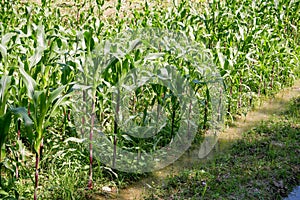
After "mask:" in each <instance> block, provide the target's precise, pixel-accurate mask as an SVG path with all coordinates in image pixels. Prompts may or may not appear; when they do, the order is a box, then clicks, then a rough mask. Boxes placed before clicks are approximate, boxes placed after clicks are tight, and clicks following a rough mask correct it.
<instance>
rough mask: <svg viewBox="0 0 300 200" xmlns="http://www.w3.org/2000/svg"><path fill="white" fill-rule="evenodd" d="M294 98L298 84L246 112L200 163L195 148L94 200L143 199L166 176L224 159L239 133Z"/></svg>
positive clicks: (224, 133)
mask: <svg viewBox="0 0 300 200" xmlns="http://www.w3.org/2000/svg"><path fill="white" fill-rule="evenodd" d="M298 96H300V80H298V81H296V82H295V84H294V85H293V86H292V87H289V88H285V89H283V90H281V91H280V92H279V93H277V94H276V95H275V96H274V97H273V98H270V99H267V100H264V101H263V102H262V103H261V105H260V106H258V108H255V109H253V110H252V111H250V112H249V113H248V114H247V115H246V116H245V117H241V118H240V119H238V120H236V121H235V122H234V125H233V126H232V127H228V128H226V129H225V131H223V132H222V133H220V135H219V140H218V142H217V144H216V146H215V147H214V149H213V150H212V151H211V152H210V153H209V155H208V156H206V157H205V158H204V159H199V147H198V148H195V147H193V148H191V150H189V151H187V152H186V153H185V154H184V155H183V156H182V157H181V158H180V159H178V160H177V161H176V162H175V163H173V164H172V165H170V166H168V167H166V168H165V169H162V170H159V171H157V172H154V173H152V174H151V175H150V176H149V177H147V178H144V179H142V180H140V181H138V182H136V183H134V184H132V185H131V186H129V187H127V188H125V189H122V190H120V191H119V192H118V193H110V194H107V195H106V196H105V198H104V197H101V196H98V197H96V199H107V198H110V199H124V200H125V199H126V200H132V199H143V197H144V195H147V194H149V192H152V191H154V188H155V187H156V186H157V185H162V184H164V180H165V179H166V178H167V177H168V176H176V175H178V174H179V173H180V172H182V171H183V170H186V169H192V168H193V166H195V165H199V163H200V164H201V163H203V164H204V163H206V162H207V161H209V160H210V159H211V158H213V157H214V156H216V155H218V154H219V153H221V152H222V153H224V152H225V153H224V155H226V149H228V148H229V147H230V146H231V144H232V143H234V141H236V140H238V139H241V138H242V135H243V133H245V132H247V131H249V130H251V129H253V128H254V127H256V126H258V125H259V124H260V123H261V122H262V121H267V120H269V119H270V118H272V117H274V116H276V115H279V114H280V113H282V112H284V111H285V110H287V109H288V107H289V105H290V102H291V100H292V99H293V98H296V97H298Z"/></svg>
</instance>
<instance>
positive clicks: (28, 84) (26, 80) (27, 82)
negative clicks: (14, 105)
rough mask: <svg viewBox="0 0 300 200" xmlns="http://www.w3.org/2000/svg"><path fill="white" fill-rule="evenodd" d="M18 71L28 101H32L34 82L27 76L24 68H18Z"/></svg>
mask: <svg viewBox="0 0 300 200" xmlns="http://www.w3.org/2000/svg"><path fill="white" fill-rule="evenodd" d="M19 70H20V73H21V76H22V80H23V81H24V83H25V86H26V88H27V95H28V97H29V98H30V99H33V96H34V90H35V87H36V82H35V80H33V78H32V77H31V76H30V75H29V74H27V72H26V71H25V70H24V68H22V67H20V68H19Z"/></svg>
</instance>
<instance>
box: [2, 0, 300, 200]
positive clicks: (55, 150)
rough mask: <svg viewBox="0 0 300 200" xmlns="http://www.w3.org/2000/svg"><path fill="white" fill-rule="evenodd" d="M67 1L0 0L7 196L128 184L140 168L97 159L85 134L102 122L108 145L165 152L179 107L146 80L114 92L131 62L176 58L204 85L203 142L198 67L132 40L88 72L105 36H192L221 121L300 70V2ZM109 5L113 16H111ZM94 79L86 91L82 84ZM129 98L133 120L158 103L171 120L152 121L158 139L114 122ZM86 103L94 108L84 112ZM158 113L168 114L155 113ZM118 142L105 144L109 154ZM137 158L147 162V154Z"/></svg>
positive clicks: (207, 107)
mask: <svg viewBox="0 0 300 200" xmlns="http://www.w3.org/2000/svg"><path fill="white" fill-rule="evenodd" d="M68 3H69V4H68ZM68 3H65V4H64V3H59V2H55V1H54V2H53V1H48V0H42V2H41V4H36V3H33V2H25V1H19V0H16V1H1V2H0V13H1V14H0V19H1V20H0V35H1V37H0V148H1V149H0V150H1V151H0V198H1V199H28V198H34V199H80V198H81V199H85V198H88V197H90V196H89V195H90V194H91V193H92V192H90V191H93V189H97V188H101V186H103V185H104V184H106V183H109V184H110V185H117V186H121V185H122V184H123V183H126V182H128V181H130V180H131V181H132V180H135V179H136V178H137V177H138V176H142V175H136V174H134V173H125V172H121V171H118V170H115V169H113V168H111V167H109V166H106V165H104V162H103V161H101V159H100V160H99V159H94V156H93V148H95V146H93V145H92V143H91V142H90V143H89V142H88V140H92V139H93V138H94V137H95V132H94V127H95V126H96V125H95V123H96V122H98V124H100V126H101V127H102V130H103V133H104V135H105V137H106V138H107V144H108V145H110V144H111V145H112V146H113V147H114V148H116V147H117V146H118V147H123V148H126V149H127V150H129V151H133V152H137V153H138V155H141V154H142V152H143V151H155V150H156V149H159V148H162V147H164V146H166V145H167V144H168V143H170V142H171V141H172V140H173V138H174V137H175V135H176V132H177V131H178V130H179V129H180V123H179V121H180V118H181V117H182V116H181V114H182V111H180V106H179V99H178V97H176V95H175V94H174V93H173V92H172V91H171V90H170V88H168V87H166V86H164V85H161V84H149V85H144V86H142V87H139V88H134V89H130V90H129V89H128V91H127V92H128V94H130V97H127V98H126V99H119V98H118V94H116V93H114V92H113V91H112V90H111V88H113V87H114V86H116V85H117V83H118V82H119V81H120V80H121V79H122V78H123V77H124V76H126V74H127V73H128V72H129V71H130V70H134V69H137V70H138V67H137V66H138V63H145V62H148V61H149V60H150V61H149V62H151V63H152V64H157V65H162V66H164V65H165V64H166V63H171V64H172V65H173V66H175V67H176V69H177V70H178V73H179V74H180V75H181V76H182V77H186V79H185V80H183V81H187V83H188V84H189V85H190V86H191V88H192V89H193V90H194V91H195V92H196V93H197V95H196V96H197V101H198V104H199V111H198V112H199V113H200V115H199V116H196V117H198V118H197V122H198V125H199V126H198V129H197V130H196V131H195V133H194V134H195V135H196V138H197V137H198V138H201V137H202V136H203V134H204V132H205V130H207V129H208V128H209V127H210V126H211V124H210V123H209V122H210V118H211V114H212V113H213V111H212V106H211V103H210V102H211V99H212V98H213V97H212V94H211V93H210V92H209V86H208V84H209V83H208V82H207V80H206V79H205V78H204V75H203V74H202V73H200V72H198V71H197V70H196V68H195V66H193V65H191V64H190V63H188V62H186V61H185V60H184V59H177V58H176V57H174V56H173V55H172V54H171V53H170V51H167V50H165V49H160V48H158V47H155V48H154V47H153V48H151V49H145V50H143V51H141V49H139V48H133V50H132V51H131V52H130V53H128V54H127V55H126V56H124V57H123V58H117V59H116V58H113V57H112V56H111V57H109V56H108V57H107V58H105V59H104V60H105V62H109V64H108V67H107V68H106V69H104V70H102V71H101V73H98V72H99V71H97V69H94V68H93V69H94V70H95V71H93V70H91V68H90V66H91V64H90V60H89V58H91V57H92V55H93V53H94V52H97V50H98V49H99V48H100V47H101V44H105V43H103V41H110V40H112V39H113V38H115V37H116V36H117V35H120V34H122V33H125V32H128V31H129V30H145V29H151V28H157V29H163V30H172V31H173V32H178V33H180V34H184V35H187V36H189V38H191V40H192V42H194V43H197V44H198V45H199V46H200V47H201V49H202V50H203V52H205V55H208V56H209V57H210V58H211V60H212V61H213V63H212V64H213V65H214V66H215V67H216V70H217V71H218V73H219V74H220V75H221V77H220V78H222V83H223V85H224V88H225V89H224V91H222V92H224V99H225V98H226V104H225V105H224V109H225V110H226V116H225V117H226V120H225V123H230V122H231V121H232V120H234V119H235V118H236V117H237V116H239V115H246V114H247V112H248V111H249V110H250V109H251V108H253V107H254V106H255V105H257V103H258V102H259V101H260V99H262V98H264V97H269V96H272V95H274V94H275V93H276V92H278V91H279V90H280V89H282V88H284V87H287V86H291V85H293V83H294V81H295V80H296V79H298V78H299V58H300V37H299V28H300V20H299V19H300V1H299V0H273V1H262V0H257V1H250V0H244V1H241V0H222V1H217V0H212V1H180V2H177V1H176V0H174V1H173V2H170V3H169V4H170V5H169V4H166V2H163V1H159V2H156V3H152V2H151V1H145V2H141V3H136V2H135V4H139V6H137V7H134V6H132V7H131V6H130V5H129V6H128V5H127V4H129V3H128V2H126V7H127V9H126V7H125V6H124V4H125V3H124V2H123V1H121V0H118V1H117V2H115V3H112V4H111V6H110V7H107V6H105V5H106V3H105V1H102V0H96V1H92V0H84V1H78V0H76V1H75V2H71V3H70V2H68ZM165 4H166V5H165ZM108 9H111V10H113V11H114V12H112V14H110V15H108V14H107V10H108ZM132 42H133V43H134V42H135V41H134V39H133V41H132ZM136 45H137V44H136ZM190 48H193V46H191V47H190ZM193 50H194V51H197V49H193ZM149 53H150V54H151V55H161V53H163V56H162V57H163V59H161V60H159V61H157V59H154V58H157V57H155V56H154V58H153V59H149V57H148V61H147V60H145V56H147V55H149ZM199 54H200V52H199ZM96 59H97V58H96ZM152 60H153V61H152ZM155 60H156V61H155ZM93 62H95V59H94V60H93ZM98 62H99V63H101V62H104V61H103V60H101V61H99V60H98ZM155 62H158V63H155ZM78 75H80V76H78ZM78 77H80V78H78ZM88 82H89V83H90V85H91V87H90V88H86V87H85V85H86V83H88ZM87 89H88V90H87ZM78 93H79V94H80V98H78V99H76V98H75V97H76V95H75V94H78ZM122 102H123V103H124V102H126V105H123V106H127V107H128V109H129V110H131V111H130V112H131V115H129V116H127V117H129V118H130V117H132V116H134V120H135V123H136V124H139V125H145V124H146V125H149V123H148V122H147V116H149V115H151V112H150V111H149V109H150V107H151V108H152V107H153V108H155V109H156V111H157V112H156V113H157V116H154V118H155V117H157V121H159V120H160V119H162V118H163V119H164V120H165V122H164V127H155V123H152V124H150V125H153V127H154V128H153V130H154V129H155V131H156V134H155V137H152V138H147V137H145V138H134V137H132V136H130V135H128V134H126V133H124V132H122V128H121V127H119V125H118V124H117V123H116V121H117V118H118V116H117V115H118V113H116V112H117V111H118V109H115V110H116V112H114V109H113V108H118V106H119V105H120V104H121V103H122ZM124 104H125V103H124ZM158 105H161V107H160V106H158ZM80 110H81V111H82V110H83V111H85V112H88V113H89V115H88V116H83V115H80ZM162 110H163V111H164V112H165V114H164V117H161V116H159V115H158V114H160V113H161V112H162ZM136 113H139V114H136ZM157 121H156V122H157ZM147 123H148V124H147ZM84 125H88V127H89V128H88V129H87V128H86V127H87V126H84ZM200 140H201V139H200ZM87 143H88V145H89V146H88V148H86V144H87ZM114 148H112V149H109V148H106V147H101V151H102V154H103V156H105V154H107V155H108V156H110V157H112V158H113V159H112V162H114V156H116V152H115V150H114ZM105 150H107V151H105ZM139 159H140V164H141V165H143V159H142V156H140V158H139ZM86 189H88V190H86Z"/></svg>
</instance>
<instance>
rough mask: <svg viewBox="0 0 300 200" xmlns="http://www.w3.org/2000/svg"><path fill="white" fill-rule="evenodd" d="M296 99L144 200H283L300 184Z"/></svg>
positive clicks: (299, 120) (299, 109) (298, 103)
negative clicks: (208, 159)
mask: <svg viewBox="0 0 300 200" xmlns="http://www.w3.org/2000/svg"><path fill="white" fill-rule="evenodd" d="M299 117H300V98H299V97H298V98H295V99H294V100H293V101H292V102H291V103H290V106H289V109H288V110H287V111H285V112H282V113H281V114H280V115H278V116H274V117H273V118H272V119H271V120H269V121H266V122H262V123H261V124H260V125H259V126H257V127H255V128H253V129H251V130H250V131H248V132H245V133H244V134H243V137H242V139H240V140H238V141H236V142H234V143H233V145H232V146H231V147H230V148H229V149H228V151H225V152H223V153H222V154H220V155H217V156H216V157H214V158H213V159H212V160H210V161H208V162H207V163H205V164H200V165H198V166H194V168H193V169H192V170H186V171H184V172H182V173H180V174H179V175H175V176H170V177H168V178H167V179H166V180H165V183H164V184H163V185H161V186H158V187H157V188H156V189H155V191H154V192H153V193H151V195H149V196H148V197H147V198H146V199H282V198H283V197H286V196H287V195H288V193H289V192H290V191H291V189H292V188H293V186H295V185H298V184H299V183H300V159H299V155H300V118H299Z"/></svg>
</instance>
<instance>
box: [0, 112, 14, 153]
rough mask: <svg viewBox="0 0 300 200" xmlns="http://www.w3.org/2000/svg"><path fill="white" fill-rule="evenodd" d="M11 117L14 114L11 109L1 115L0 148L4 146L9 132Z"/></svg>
mask: <svg viewBox="0 0 300 200" xmlns="http://www.w3.org/2000/svg"><path fill="white" fill-rule="evenodd" d="M11 118H12V116H11V112H10V111H8V112H7V113H6V114H5V115H2V116H1V117H0V148H2V146H3V144H4V143H5V141H6V138H7V136H8V134H9V127H10V124H11Z"/></svg>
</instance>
